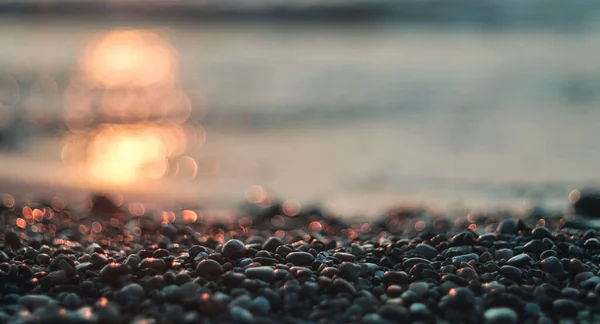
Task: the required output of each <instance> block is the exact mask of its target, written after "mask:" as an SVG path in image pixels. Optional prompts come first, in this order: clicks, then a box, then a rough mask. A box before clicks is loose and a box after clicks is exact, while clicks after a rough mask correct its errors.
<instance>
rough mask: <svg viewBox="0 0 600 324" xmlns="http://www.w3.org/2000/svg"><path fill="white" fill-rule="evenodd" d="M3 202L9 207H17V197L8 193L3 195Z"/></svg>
mask: <svg viewBox="0 0 600 324" xmlns="http://www.w3.org/2000/svg"><path fill="white" fill-rule="evenodd" d="M2 204H4V206H6V207H8V208H13V207H15V198H14V197H13V196H11V195H8V194H5V195H2Z"/></svg>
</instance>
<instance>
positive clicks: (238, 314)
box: [229, 306, 254, 323]
mask: <svg viewBox="0 0 600 324" xmlns="http://www.w3.org/2000/svg"><path fill="white" fill-rule="evenodd" d="M229 312H230V314H231V318H232V319H233V321H234V322H236V323H252V321H253V320H254V316H252V313H250V312H249V311H247V310H245V309H243V308H241V307H239V306H234V307H232V308H231V309H230V311H229Z"/></svg>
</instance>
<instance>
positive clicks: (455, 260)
mask: <svg viewBox="0 0 600 324" xmlns="http://www.w3.org/2000/svg"><path fill="white" fill-rule="evenodd" d="M469 261H475V262H477V261H479V256H478V255H477V254H475V253H469V254H463V255H459V256H455V257H453V258H452V263H454V264H461V263H462V262H465V263H468V262H469Z"/></svg>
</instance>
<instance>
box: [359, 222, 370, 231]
mask: <svg viewBox="0 0 600 324" xmlns="http://www.w3.org/2000/svg"><path fill="white" fill-rule="evenodd" d="M360 231H361V232H363V233H367V232H370V231H371V224H369V223H364V224H362V225H361V226H360Z"/></svg>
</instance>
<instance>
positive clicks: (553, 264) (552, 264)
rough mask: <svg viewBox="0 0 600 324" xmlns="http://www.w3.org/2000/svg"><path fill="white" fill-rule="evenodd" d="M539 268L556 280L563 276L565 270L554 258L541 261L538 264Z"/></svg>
mask: <svg viewBox="0 0 600 324" xmlns="http://www.w3.org/2000/svg"><path fill="white" fill-rule="evenodd" d="M540 268H541V269H542V270H543V271H545V272H548V273H549V274H551V275H553V276H555V277H557V278H562V277H563V276H564V275H565V268H564V267H563V265H562V263H561V262H560V260H558V258H556V257H554V256H552V257H549V258H546V259H543V260H542V261H541V262H540Z"/></svg>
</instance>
